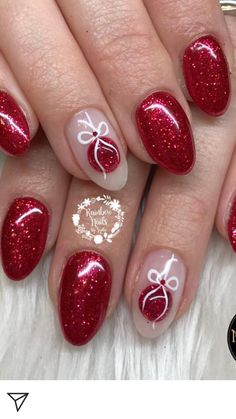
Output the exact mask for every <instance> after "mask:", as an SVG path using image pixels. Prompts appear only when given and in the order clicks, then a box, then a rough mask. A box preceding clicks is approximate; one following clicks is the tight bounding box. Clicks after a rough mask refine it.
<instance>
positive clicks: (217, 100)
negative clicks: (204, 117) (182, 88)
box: [183, 35, 230, 116]
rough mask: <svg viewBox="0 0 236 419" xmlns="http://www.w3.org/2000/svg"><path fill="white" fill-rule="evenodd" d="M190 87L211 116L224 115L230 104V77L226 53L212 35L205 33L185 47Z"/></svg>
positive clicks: (197, 103)
mask: <svg viewBox="0 0 236 419" xmlns="http://www.w3.org/2000/svg"><path fill="white" fill-rule="evenodd" d="M183 70H184V76H185V81H186V86H187V89H188V91H189V94H190V96H191V97H192V99H193V101H194V102H195V103H196V105H198V106H199V108H201V109H202V110H203V111H204V112H206V113H207V114H209V115H211V116H220V115H222V114H223V113H224V112H225V111H226V109H227V107H228V104H229V99H230V79H229V69H228V64H227V60H226V57H225V55H224V52H223V50H222V48H221V46H220V44H219V42H218V41H217V40H216V39H215V38H214V37H213V36H211V35H206V36H202V37H201V38H199V39H197V40H195V41H194V42H192V43H191V44H190V45H189V46H188V47H187V48H186V50H185V53H184V58H183Z"/></svg>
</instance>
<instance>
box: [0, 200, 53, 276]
mask: <svg viewBox="0 0 236 419" xmlns="http://www.w3.org/2000/svg"><path fill="white" fill-rule="evenodd" d="M48 225H49V213H48V210H47V208H46V207H45V206H44V205H43V204H42V203H41V202H39V201H37V200H36V199H34V198H29V197H25V198H17V199H15V201H14V202H13V203H12V205H11V206H10V208H9V210H8V212H7V215H6V218H5V221H4V223H3V227H2V238H1V247H2V263H3V268H4V271H5V273H6V275H7V276H8V277H9V278H10V279H13V280H15V281H19V280H21V279H24V278H25V277H26V276H28V275H29V274H30V273H31V272H32V271H33V269H34V268H35V267H36V266H37V264H38V262H39V261H40V259H41V257H42V255H43V252H44V249H45V244H46V240H47V233H48Z"/></svg>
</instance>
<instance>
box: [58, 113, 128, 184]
mask: <svg viewBox="0 0 236 419" xmlns="http://www.w3.org/2000/svg"><path fill="white" fill-rule="evenodd" d="M66 136H67V139H68V141H69V143H70V146H71V149H72V152H73V154H74V156H75V159H76V160H77V162H78V163H79V165H80V167H81V168H82V170H83V171H84V172H85V173H86V175H87V176H88V177H89V178H90V179H91V180H92V181H93V182H95V183H96V184H98V185H99V186H101V187H103V188H105V189H109V190H119V189H121V188H123V187H124V186H125V184H126V182H127V176H128V168H127V161H126V156H125V153H124V150H123V148H122V145H121V142H120V139H119V138H118V136H117V134H116V132H115V130H114V129H113V127H112V126H111V124H110V122H109V121H108V120H107V118H106V117H105V115H104V114H103V112H101V111H100V110H98V109H95V108H87V109H84V110H82V111H80V112H78V113H76V114H75V115H73V117H72V118H71V120H70V121H69V123H68V125H67V127H66Z"/></svg>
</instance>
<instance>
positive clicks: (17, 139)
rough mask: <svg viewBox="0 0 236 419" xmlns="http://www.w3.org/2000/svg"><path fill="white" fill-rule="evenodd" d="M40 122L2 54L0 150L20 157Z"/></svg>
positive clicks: (0, 66)
mask: <svg viewBox="0 0 236 419" xmlns="http://www.w3.org/2000/svg"><path fill="white" fill-rule="evenodd" d="M37 129H38V121H37V118H36V116H35V113H34V111H33V109H32V108H31V106H30V104H29V102H28V100H27V99H26V97H25V95H24V94H23V92H22V90H21V89H20V87H19V85H18V83H17V81H16V79H15V77H14V76H13V74H12V72H11V70H10V68H9V66H8V64H7V63H6V61H5V59H4V57H3V56H2V54H1V53H0V148H1V150H2V151H4V152H5V153H6V154H8V155H11V156H18V155H21V154H23V153H25V152H26V151H27V150H28V148H29V146H30V139H31V138H33V137H34V135H35V134H36V131H37Z"/></svg>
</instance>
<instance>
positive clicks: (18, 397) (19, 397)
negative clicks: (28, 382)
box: [7, 393, 29, 412]
mask: <svg viewBox="0 0 236 419" xmlns="http://www.w3.org/2000/svg"><path fill="white" fill-rule="evenodd" d="M7 394H8V396H9V397H11V399H12V400H14V402H15V406H16V410H17V412H19V410H20V408H21V407H22V405H23V403H24V402H25V400H26V399H27V397H28V395H29V393H7Z"/></svg>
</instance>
